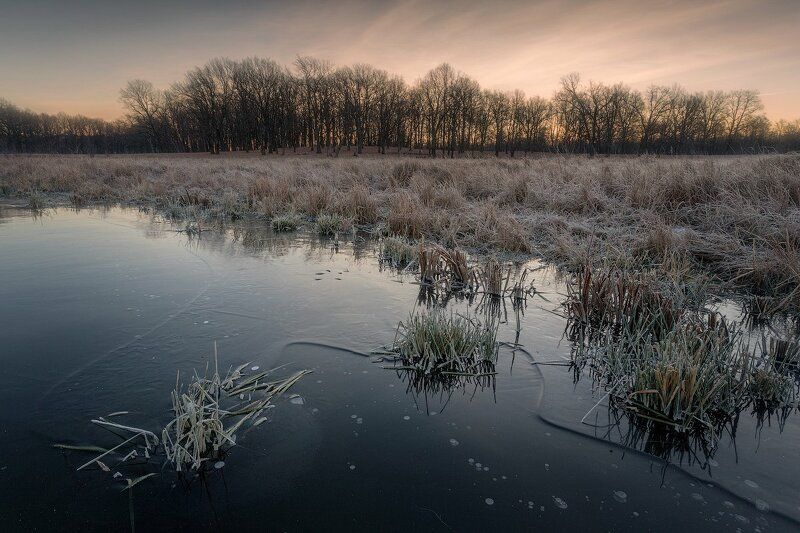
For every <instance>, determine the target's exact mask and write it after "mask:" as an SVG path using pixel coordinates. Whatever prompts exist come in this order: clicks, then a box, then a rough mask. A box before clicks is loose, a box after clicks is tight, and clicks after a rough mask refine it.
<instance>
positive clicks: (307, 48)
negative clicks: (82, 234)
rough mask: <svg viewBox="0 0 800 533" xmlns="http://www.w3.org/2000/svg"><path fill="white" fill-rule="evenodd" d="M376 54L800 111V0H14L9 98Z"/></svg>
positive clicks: (508, 85) (60, 101)
mask: <svg viewBox="0 0 800 533" xmlns="http://www.w3.org/2000/svg"><path fill="white" fill-rule="evenodd" d="M253 55H257V56H262V57H269V58H272V59H274V60H276V61H278V62H280V63H283V64H286V65H289V64H291V63H292V61H294V59H295V58H296V57H297V56H298V55H312V56H315V57H319V58H321V59H328V60H331V61H333V62H334V63H336V64H338V65H346V64H353V63H370V64H372V65H374V66H377V67H380V68H382V69H385V70H387V71H389V72H390V73H394V74H400V75H402V76H403V77H404V78H405V79H406V81H408V82H409V83H413V82H414V81H415V80H417V79H418V78H419V77H421V76H422V75H423V74H424V73H425V72H427V71H428V70H429V69H431V68H433V67H435V66H436V65H438V64H439V63H442V62H448V63H450V64H451V65H452V66H453V67H454V68H455V69H456V70H458V71H461V72H464V73H466V74H469V75H470V76H472V77H473V78H475V79H476V80H478V82H480V84H481V85H482V86H483V87H485V88H489V89H500V90H511V89H522V90H524V91H525V92H526V94H529V95H540V96H551V95H552V93H553V92H554V91H555V89H556V88H557V86H558V83H559V80H560V78H561V77H562V76H564V75H566V74H569V73H570V72H578V73H580V74H581V76H582V78H583V79H585V80H589V79H591V80H596V81H602V82H606V83H616V82H624V83H627V84H628V85H631V86H633V87H634V88H637V89H644V88H646V87H647V86H649V85H651V84H667V85H672V84H675V83H677V84H680V85H682V86H684V87H686V88H687V89H689V90H693V91H694V90H710V89H720V90H731V89H757V90H759V91H760V92H761V94H762V99H763V101H764V106H765V112H766V114H767V116H768V117H770V118H771V119H779V118H786V119H796V118H800V0H712V1H704V0H694V1H684V0H663V1H655V0H653V1H651V0H639V1H635V0H621V1H611V0H597V1H590V0H559V1H535V0H494V1H492V0H463V1H455V0H452V1H451V0H394V1H371V2H370V1H366V0H339V1H325V2H323V1H317V2H311V1H306V0H295V1H284V2H270V1H254V0H228V1H225V2H222V1H220V0H213V1H211V0H192V1H184V0H160V1H157V0H139V1H137V2H115V1H109V0H72V1H69V2H65V1H63V0H59V1H54V0H18V1H16V2H12V1H10V0H0V98H5V99H6V100H9V101H11V102H14V103H15V104H17V105H19V106H20V107H26V108H30V109H33V110H35V111H44V112H48V113H55V112H59V111H64V112H67V113H81V114H84V115H88V116H93V117H101V118H106V119H114V118H117V117H120V116H122V115H123V113H124V111H123V109H122V106H121V104H120V103H119V101H118V97H119V90H120V88H121V87H122V86H124V84H125V83H126V81H127V80H129V79H133V78H143V79H147V80H150V81H152V82H153V83H154V84H155V85H156V86H157V87H161V88H166V87H168V86H169V85H170V84H171V83H173V82H175V81H177V80H179V79H181V78H182V77H183V75H184V73H185V72H186V71H187V70H189V69H190V68H192V67H194V66H197V65H200V64H202V63H204V62H206V61H207V60H208V59H211V58H213V57H229V58H231V59H241V58H243V57H247V56H253Z"/></svg>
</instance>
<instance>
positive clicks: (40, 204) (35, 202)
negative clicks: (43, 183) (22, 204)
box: [28, 190, 45, 211]
mask: <svg viewBox="0 0 800 533" xmlns="http://www.w3.org/2000/svg"><path fill="white" fill-rule="evenodd" d="M44 206H45V199H44V196H42V194H41V193H40V192H39V191H36V190H32V191H31V192H30V193H29V194H28V209H30V210H31V211H41V210H42V209H44Z"/></svg>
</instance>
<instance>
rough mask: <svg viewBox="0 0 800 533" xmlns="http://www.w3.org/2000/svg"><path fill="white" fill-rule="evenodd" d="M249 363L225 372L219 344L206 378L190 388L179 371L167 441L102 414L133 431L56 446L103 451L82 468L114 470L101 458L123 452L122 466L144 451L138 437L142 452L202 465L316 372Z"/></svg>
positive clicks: (182, 467)
mask: <svg viewBox="0 0 800 533" xmlns="http://www.w3.org/2000/svg"><path fill="white" fill-rule="evenodd" d="M249 365H250V363H245V364H243V365H240V366H239V367H237V368H235V369H230V370H228V372H227V373H226V375H225V376H224V377H221V375H220V373H219V370H218V360H217V351H216V344H215V345H214V369H213V371H211V370H209V369H208V368H206V372H205V374H204V375H203V376H202V377H201V376H199V375H198V374H197V373H195V374H194V375H193V376H192V379H191V381H190V383H189V384H188V385H187V386H186V387H183V386H182V385H181V383H180V374H178V377H177V378H176V383H175V389H174V390H173V391H172V394H171V397H172V413H173V418H172V419H171V420H170V421H169V422H168V423H167V424H166V425H165V426H164V428H163V429H162V431H161V440H159V437H158V436H157V435H156V434H155V433H153V432H152V431H149V430H147V429H141V428H136V427H132V426H128V425H124V424H120V423H118V422H111V421H109V420H106V419H105V418H102V417H100V418H98V419H95V420H92V423H93V424H96V425H99V426H103V427H106V428H109V429H112V430H114V431H115V432H122V433H128V434H133V435H132V436H131V437H130V438H128V439H126V440H124V441H123V442H120V443H119V444H117V445H116V446H113V447H112V448H108V449H105V448H100V447H96V446H72V445H68V444H57V445H55V447H57V448H60V449H65V450H76V451H91V452H102V453H100V455H97V456H96V457H94V458H93V459H92V460H91V461H89V462H87V463H85V464H83V465H81V466H80V467H78V470H82V469H84V468H86V467H89V466H92V465H96V466H98V467H99V468H101V469H102V470H104V471H106V472H108V471H109V468H108V467H107V466H106V465H105V463H103V462H102V461H101V459H102V460H107V459H106V458H107V457H110V456H112V455H113V456H119V457H121V460H119V461H118V463H117V467H120V466H121V465H123V464H124V463H126V461H129V460H130V459H132V458H134V457H137V456H138V453H139V452H138V451H137V447H135V445H134V441H136V440H138V439H141V440H142V441H143V443H144V447H143V448H140V449H139V451H142V450H143V453H144V456H145V458H146V459H149V458H151V457H152V456H153V455H154V454H155V453H156V452H157V449H158V446H159V445H161V446H162V447H163V450H164V453H165V455H166V460H167V462H168V463H169V464H171V465H172V466H173V467H174V468H175V470H176V471H178V472H184V471H187V470H189V471H191V470H195V471H196V470H200V469H201V468H203V467H204V466H205V465H207V464H209V462H210V461H214V460H215V459H218V458H220V457H221V455H222V454H223V453H224V452H226V451H227V450H228V449H229V448H230V447H231V446H234V445H236V436H237V431H238V430H239V429H240V428H241V427H242V426H243V425H244V424H245V423H248V422H249V423H250V425H251V426H257V425H259V424H261V423H263V422H264V421H266V417H264V416H262V414H263V413H264V412H265V411H266V410H267V409H270V408H272V407H274V405H273V403H272V401H273V399H274V398H276V397H277V396H280V395H281V394H283V393H285V392H286V391H288V390H289V389H290V388H291V387H292V386H293V385H294V384H295V383H297V381H298V380H300V378H302V377H303V376H304V375H306V374H308V373H310V372H311V371H310V370H300V371H297V372H295V373H293V374H291V375H289V376H287V377H284V378H279V379H276V378H275V377H274V376H273V375H274V373H275V372H276V371H277V370H278V369H272V370H266V371H261V372H256V373H254V374H247V373H246V371H245V368H246V367H248V366H249ZM245 398H246V399H245ZM125 414H128V411H119V412H115V413H112V414H111V415H108V416H109V418H110V417H112V416H121V415H125ZM126 446H128V447H130V446H134V447H133V448H132V449H129V448H125V447H126ZM126 451H127V453H125V452H126ZM152 475H155V474H147V475H145V476H141V477H139V478H136V479H128V488H130V487H131V486H133V485H135V484H136V483H138V482H139V481H142V480H144V479H147V477H149V476H152Z"/></svg>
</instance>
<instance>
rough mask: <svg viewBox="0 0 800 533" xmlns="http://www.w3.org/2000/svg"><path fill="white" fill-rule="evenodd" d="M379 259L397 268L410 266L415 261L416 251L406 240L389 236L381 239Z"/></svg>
mask: <svg viewBox="0 0 800 533" xmlns="http://www.w3.org/2000/svg"><path fill="white" fill-rule="evenodd" d="M382 245H383V246H382V249H381V257H382V258H383V259H385V260H387V261H389V263H390V264H391V265H392V266H394V267H398V268H403V267H406V266H408V265H410V264H411V263H412V262H413V261H414V260H415V259H417V250H416V248H415V247H414V245H413V244H412V243H411V242H409V241H408V240H407V239H404V238H402V237H396V236H389V237H386V238H384V239H383V241H382Z"/></svg>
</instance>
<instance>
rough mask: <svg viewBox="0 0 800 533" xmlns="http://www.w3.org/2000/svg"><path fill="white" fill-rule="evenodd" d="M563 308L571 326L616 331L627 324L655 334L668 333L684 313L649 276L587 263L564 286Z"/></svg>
mask: <svg viewBox="0 0 800 533" xmlns="http://www.w3.org/2000/svg"><path fill="white" fill-rule="evenodd" d="M563 306H564V308H565V310H566V314H567V317H568V319H569V320H570V321H571V322H572V323H573V324H580V325H583V326H590V327H594V328H605V327H611V328H617V329H618V328H620V327H623V326H625V325H628V326H631V327H635V328H646V330H647V331H651V332H653V333H655V334H659V333H661V332H664V331H669V330H671V329H672V328H673V327H674V326H675V324H677V323H678V321H679V320H680V319H681V317H682V314H683V313H684V309H683V308H682V307H680V306H677V305H676V304H675V301H674V300H673V298H672V297H671V296H668V295H665V294H664V293H663V291H662V290H661V288H660V287H659V285H658V284H657V283H656V282H655V280H653V279H652V277H650V276H648V275H645V274H642V273H637V272H631V271H629V270H621V269H613V268H612V269H609V268H596V267H593V266H592V265H589V264H586V265H584V266H583V268H582V269H581V270H580V271H579V272H578V274H577V275H576V276H575V277H574V279H573V281H572V282H571V283H568V284H567V298H566V299H565V301H564V303H563Z"/></svg>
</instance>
